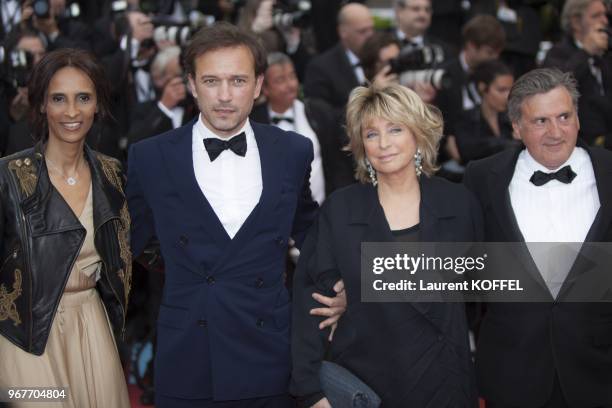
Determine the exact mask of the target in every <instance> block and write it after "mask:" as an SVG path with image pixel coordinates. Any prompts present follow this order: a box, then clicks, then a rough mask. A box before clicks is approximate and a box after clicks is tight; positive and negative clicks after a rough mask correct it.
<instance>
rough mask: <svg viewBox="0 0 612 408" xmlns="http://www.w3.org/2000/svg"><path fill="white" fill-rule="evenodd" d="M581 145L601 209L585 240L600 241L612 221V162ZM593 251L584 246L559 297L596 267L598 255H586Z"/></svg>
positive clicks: (563, 295) (579, 144)
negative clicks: (579, 278)
mask: <svg viewBox="0 0 612 408" xmlns="http://www.w3.org/2000/svg"><path fill="white" fill-rule="evenodd" d="M578 146H579V147H582V148H583V149H585V150H586V151H587V152H588V153H589V157H590V158H591V163H592V165H593V172H594V174H595V183H596V184H597V194H598V195H599V203H600V207H599V211H597V214H596V216H595V220H593V224H592V225H591V228H590V229H589V232H588V233H587V236H586V239H585V242H599V241H601V240H603V239H604V237H605V233H606V231H607V230H608V229H609V227H610V222H611V221H612V203H611V198H612V184H611V183H610V181H609V180H610V178H611V177H612V163H610V162H609V161H607V160H602V159H601V158H599V156H598V155H597V152H596V151H593V150H591V149H590V148H589V147H588V146H586V145H585V144H583V143H578ZM585 250H586V251H589V252H590V251H592V249H585V248H582V249H581V250H580V252H579V253H578V256H577V257H576V260H575V261H574V264H573V265H572V268H571V269H570V271H569V273H568V274H567V277H566V278H565V281H564V282H563V285H562V286H561V290H560V291H559V294H558V296H557V299H562V298H563V297H565V295H566V294H567V292H568V290H569V289H570V288H571V286H572V285H573V284H574V282H576V279H578V277H579V276H580V275H582V274H584V273H586V272H588V270H589V269H591V268H593V267H596V266H597V265H594V264H593V263H592V262H591V261H590V259H597V257H592V256H591V257H589V256H585V254H584V253H583V252H584V251H585Z"/></svg>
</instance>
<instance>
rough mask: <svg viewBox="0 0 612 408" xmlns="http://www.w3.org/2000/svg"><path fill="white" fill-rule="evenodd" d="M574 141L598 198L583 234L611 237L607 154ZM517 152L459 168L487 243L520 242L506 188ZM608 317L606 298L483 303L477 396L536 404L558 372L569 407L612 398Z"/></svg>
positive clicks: (611, 158) (611, 156) (610, 159)
mask: <svg viewBox="0 0 612 408" xmlns="http://www.w3.org/2000/svg"><path fill="white" fill-rule="evenodd" d="M579 146H581V147H583V148H585V149H587V151H588V153H589V155H590V157H591V162H592V163H593V170H594V172H595V179H596V183H597V191H598V192H599V200H600V202H601V207H600V209H599V212H598V213H597V216H596V218H595V221H594V223H593V225H592V226H591V229H590V231H589V233H588V235H587V239H586V240H587V241H594V242H610V241H612V223H611V221H612V184H611V183H610V179H611V178H612V152H609V151H606V150H603V149H599V148H588V147H586V146H585V145H584V144H579ZM519 153H520V149H512V150H508V151H504V152H502V153H498V154H496V155H494V156H491V157H489V158H486V159H482V160H478V161H474V162H471V163H470V164H469V165H468V167H467V170H466V172H465V176H464V182H465V184H466V186H467V187H468V188H469V189H470V190H471V191H473V192H474V193H475V194H476V196H477V198H478V201H479V202H480V204H481V206H482V209H483V215H484V221H485V240H486V241H490V242H522V241H523V240H524V239H523V236H522V234H521V232H520V230H519V227H518V224H517V221H516V218H515V215H514V212H513V211H512V206H511V203H510V196H509V193H508V186H509V184H510V181H511V180H512V176H513V174H514V167H515V164H516V160H517V158H518V154H519ZM570 216H571V215H570ZM565 221H568V220H560V222H565ZM569 221H571V218H570V219H569ZM572 272H573V271H572ZM517 273H522V271H517ZM570 273H571V272H570ZM534 277H535V276H534ZM566 282H567V280H566ZM563 290H564V288H562V289H561V291H562V292H561V294H562V293H563ZM610 316H612V304H610V303H562V302H555V301H553V299H552V297H551V301H550V303H489V304H487V311H486V314H485V315H484V318H483V321H482V325H481V327H480V333H479V339H478V346H477V356H476V371H477V377H478V385H479V390H480V395H481V396H482V397H484V398H485V399H488V400H492V401H503V403H504V404H507V405H509V406H520V407H526V406H540V405H543V404H544V403H545V402H546V401H547V400H548V398H549V397H550V395H551V392H552V387H553V381H554V377H555V373H556V375H557V376H558V377H559V382H560V385H561V389H562V391H563V394H564V396H565V398H566V399H567V401H568V402H569V403H570V406H572V407H587V406H592V407H595V406H602V405H608V404H612V387H611V386H610V385H611V384H612V320H611V318H610Z"/></svg>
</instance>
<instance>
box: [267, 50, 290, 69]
mask: <svg viewBox="0 0 612 408" xmlns="http://www.w3.org/2000/svg"><path fill="white" fill-rule="evenodd" d="M267 60H268V67H271V66H272V65H284V64H293V61H291V58H289V56H288V55H287V54H283V53H282V52H278V51H276V52H271V53H269V54H268V58H267Z"/></svg>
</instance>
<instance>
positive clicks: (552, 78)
mask: <svg viewBox="0 0 612 408" xmlns="http://www.w3.org/2000/svg"><path fill="white" fill-rule="evenodd" d="M559 86H562V87H564V88H565V89H566V90H567V92H569V94H570V96H571V97H572V102H573V103H574V108H575V109H576V112H578V97H579V96H580V94H579V93H578V84H577V82H576V79H574V76H573V75H572V74H571V73H569V72H562V71H561V70H559V69H557V68H540V69H534V70H533V71H529V72H528V73H526V74H525V75H523V76H521V77H520V78H519V79H517V81H516V82H515V83H514V85H513V86H512V89H510V95H509V96H508V117H509V118H510V121H512V122H513V123H516V122H518V121H519V120H521V106H522V105H523V102H525V100H526V99H528V98H530V97H532V96H534V95H538V94H544V93H547V92H550V91H552V90H553V89H555V88H557V87H559Z"/></svg>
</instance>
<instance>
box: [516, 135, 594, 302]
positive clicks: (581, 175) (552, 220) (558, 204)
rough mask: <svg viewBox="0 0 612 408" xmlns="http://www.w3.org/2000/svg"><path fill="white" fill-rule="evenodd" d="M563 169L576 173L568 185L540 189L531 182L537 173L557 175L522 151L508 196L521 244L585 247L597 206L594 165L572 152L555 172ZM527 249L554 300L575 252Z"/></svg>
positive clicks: (554, 184)
mask: <svg viewBox="0 0 612 408" xmlns="http://www.w3.org/2000/svg"><path fill="white" fill-rule="evenodd" d="M566 165H570V166H571V168H572V170H573V171H574V172H575V173H576V177H575V178H574V180H573V181H572V182H571V183H569V184H564V183H562V182H560V181H558V180H551V181H549V182H548V183H546V184H544V185H542V186H539V187H538V186H536V185H534V184H533V183H531V182H530V181H529V179H530V178H531V176H532V175H533V173H534V172H535V171H537V170H540V171H542V172H545V173H551V172H554V171H557V170H558V169H555V170H549V169H547V168H546V167H544V166H542V165H541V164H540V163H538V162H537V161H536V160H535V159H534V158H533V157H532V156H531V155H530V154H529V152H528V151H527V150H526V149H525V150H523V151H522V152H521V153H520V154H519V157H518V160H517V162H516V167H515V169H514V175H513V176H512V181H511V182H510V186H509V193H510V202H511V204H512V209H513V212H514V215H515V217H516V221H517V223H518V227H519V229H520V231H521V233H522V235H523V238H524V239H525V242H527V243H530V242H534V243H535V242H565V243H582V242H584V240H585V238H586V236H587V233H588V232H589V229H590V228H591V225H592V224H593V221H594V220H595V216H596V215H597V212H598V210H599V206H600V203H599V195H598V193H597V185H596V182H595V174H594V172H593V165H592V164H591V159H590V157H589V155H588V153H587V152H586V151H585V150H584V149H582V148H580V147H576V148H574V151H573V152H572V154H571V155H570V157H569V159H568V160H567V161H566V162H565V163H563V164H562V165H561V166H559V169H560V168H562V167H565V166H566ZM528 247H529V250H530V252H531V254H532V257H533V259H534V261H535V263H536V265H537V266H538V269H539V270H540V273H541V274H542V276H543V278H544V280H545V281H546V283H547V285H548V287H549V289H550V290H551V293H552V294H553V297H556V296H557V294H558V291H559V289H560V288H561V284H562V283H563V281H564V280H565V277H566V276H567V273H568V272H569V267H570V266H571V265H572V264H573V261H574V259H575V255H576V254H577V251H578V250H579V246H576V245H573V246H572V245H571V244H570V245H569V246H566V247H565V249H564V250H563V248H561V250H559V248H560V247H559V246H550V245H548V246H547V245H535V244H534V245H531V246H529V245H528ZM568 248H569V249H570V251H568ZM551 251H555V252H551ZM559 251H560V252H559ZM572 251H575V253H574V254H573V256H572V257H571V259H568V258H567V256H568V252H572Z"/></svg>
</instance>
